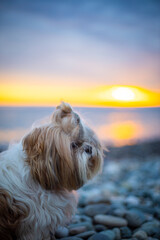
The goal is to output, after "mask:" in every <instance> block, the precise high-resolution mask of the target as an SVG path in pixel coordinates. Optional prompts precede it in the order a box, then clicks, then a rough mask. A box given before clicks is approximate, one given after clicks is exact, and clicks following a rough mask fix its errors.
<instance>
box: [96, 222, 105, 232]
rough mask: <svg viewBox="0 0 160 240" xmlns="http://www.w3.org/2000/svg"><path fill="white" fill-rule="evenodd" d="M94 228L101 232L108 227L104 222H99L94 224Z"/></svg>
mask: <svg viewBox="0 0 160 240" xmlns="http://www.w3.org/2000/svg"><path fill="white" fill-rule="evenodd" d="M94 229H95V230H96V232H101V231H105V230H106V229H107V227H106V226H104V225H102V224H97V225H95V226H94Z"/></svg>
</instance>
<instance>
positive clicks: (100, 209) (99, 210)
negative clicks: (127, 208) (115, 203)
mask: <svg viewBox="0 0 160 240" xmlns="http://www.w3.org/2000/svg"><path fill="white" fill-rule="evenodd" d="M109 209H110V208H109V205H107V204H103V203H100V204H92V205H88V206H86V207H85V208H84V213H85V214H86V215H88V216H89V217H93V216H95V215H97V214H105V213H108V211H109Z"/></svg>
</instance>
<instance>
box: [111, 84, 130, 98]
mask: <svg viewBox="0 0 160 240" xmlns="http://www.w3.org/2000/svg"><path fill="white" fill-rule="evenodd" d="M112 96H113V98H115V99H117V100H120V101H131V100H133V99H134V98H135V94H134V92H133V91H132V90H131V89H130V88H128V87H117V88H115V89H114V90H113V91H112Z"/></svg>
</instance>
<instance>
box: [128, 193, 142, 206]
mask: <svg viewBox="0 0 160 240" xmlns="http://www.w3.org/2000/svg"><path fill="white" fill-rule="evenodd" d="M125 203H127V204H134V205H138V204H139V198H137V197H136V196H132V195H130V196H128V197H127V198H126V199H125Z"/></svg>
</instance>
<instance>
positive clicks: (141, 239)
mask: <svg viewBox="0 0 160 240" xmlns="http://www.w3.org/2000/svg"><path fill="white" fill-rule="evenodd" d="M133 237H135V238H138V240H147V233H146V232H145V231H143V230H138V231H137V232H135V233H134V234H133Z"/></svg>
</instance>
